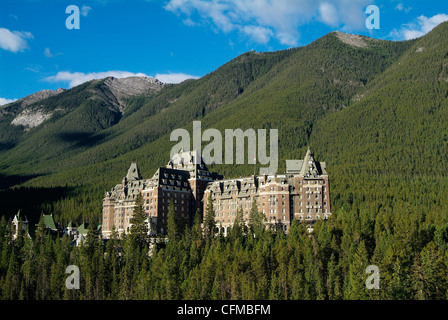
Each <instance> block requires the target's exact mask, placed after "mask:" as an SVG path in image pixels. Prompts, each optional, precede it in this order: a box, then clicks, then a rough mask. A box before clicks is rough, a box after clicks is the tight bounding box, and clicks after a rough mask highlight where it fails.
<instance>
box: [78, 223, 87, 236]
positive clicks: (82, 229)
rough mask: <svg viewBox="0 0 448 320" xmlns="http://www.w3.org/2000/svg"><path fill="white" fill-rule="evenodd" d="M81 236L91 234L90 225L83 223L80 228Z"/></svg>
mask: <svg viewBox="0 0 448 320" xmlns="http://www.w3.org/2000/svg"><path fill="white" fill-rule="evenodd" d="M78 232H79V234H88V233H89V224H88V223H83V224H82V225H80V226H79V227H78Z"/></svg>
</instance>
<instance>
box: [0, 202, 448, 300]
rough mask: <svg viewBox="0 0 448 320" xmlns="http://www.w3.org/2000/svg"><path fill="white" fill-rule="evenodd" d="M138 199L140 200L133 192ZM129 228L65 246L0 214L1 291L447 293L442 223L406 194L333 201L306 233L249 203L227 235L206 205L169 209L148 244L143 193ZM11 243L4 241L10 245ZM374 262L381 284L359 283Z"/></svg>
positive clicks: (205, 296) (86, 295)
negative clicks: (364, 205) (372, 205)
mask: <svg viewBox="0 0 448 320" xmlns="http://www.w3.org/2000/svg"><path fill="white" fill-rule="evenodd" d="M139 199H140V200H139ZM139 199H138V200H137V202H136V207H135V209H134V216H133V218H132V219H133V221H132V222H133V225H132V228H131V232H130V234H128V235H127V236H126V237H124V238H120V237H118V235H117V234H115V235H113V236H112V238H111V239H110V240H108V241H107V243H104V242H103V241H102V240H101V239H100V237H99V235H98V234H97V233H96V229H95V228H93V227H92V228H91V229H89V233H88V236H87V239H86V241H85V242H84V243H83V245H81V246H73V245H72V244H71V240H70V239H69V238H68V237H67V236H66V235H64V236H62V237H56V238H55V237H52V236H51V235H50V234H48V233H47V232H46V231H45V227H44V224H43V222H42V221H41V222H40V223H39V225H38V227H37V230H36V233H35V237H34V238H29V237H27V236H26V233H25V232H19V234H18V237H17V239H16V240H15V241H11V224H10V223H7V222H6V221H5V219H4V218H3V219H2V220H1V223H0V236H1V237H0V241H1V242H0V244H1V260H0V281H1V282H0V288H1V291H0V292H1V298H2V299H55V300H60V299H81V300H86V299H88V300H90V299H100V300H106V299H114V300H116V299H120V300H128V299H133V300H138V299H162V300H166V299H170V300H172V299H175V300H179V299H183V300H192V299H201V300H209V299H213V300H221V299H224V300H230V299H244V300H260V299H262V300H298V299H299V300H324V299H330V300H339V299H349V300H365V299H373V300H376V299H394V300H395V299H406V300H409V299H425V300H426V299H446V298H447V294H448V278H447V271H448V250H447V241H448V225H447V224H442V225H441V224H439V223H435V221H434V223H431V222H430V221H425V219H424V216H423V215H419V214H416V213H414V212H412V210H411V208H410V207H409V206H407V205H406V204H405V203H404V202H403V203H401V204H397V206H396V209H395V210H394V211H393V212H384V213H379V214H378V215H377V216H376V217H374V216H373V215H372V214H369V213H368V211H361V212H352V211H347V210H346V209H344V208H341V209H340V210H339V211H338V212H337V213H336V214H335V215H334V217H332V218H331V219H329V220H328V221H318V222H317V223H316V224H315V226H314V231H313V233H312V235H310V234H309V233H308V232H307V230H306V227H305V225H304V224H299V223H298V222H297V221H294V223H293V225H292V227H291V229H290V232H289V233H288V235H285V234H284V233H283V232H282V231H276V230H275V229H273V228H271V229H269V230H266V229H265V228H264V227H263V217H262V216H261V215H260V214H259V213H258V210H257V207H256V204H255V205H253V206H252V209H251V213H250V222H249V225H247V226H245V225H244V224H243V223H242V222H241V221H240V219H236V220H235V224H234V227H233V228H232V230H231V231H230V233H229V234H228V236H227V237H225V238H224V237H223V236H222V235H216V234H215V232H214V228H215V227H216V226H214V219H212V218H211V217H213V216H214V213H213V209H212V208H210V207H209V208H207V213H206V214H207V217H208V218H207V219H206V220H205V221H204V224H203V227H202V228H201V219H200V218H199V215H197V216H196V218H195V221H194V224H193V225H192V226H189V225H185V223H183V222H182V220H180V219H178V218H177V216H176V214H175V212H174V205H171V206H170V211H169V213H168V238H162V237H161V238H158V239H155V240H154V241H153V242H154V243H153V244H152V245H151V246H150V245H149V239H148V238H147V229H146V225H145V223H144V218H145V217H144V211H143V202H142V200H141V197H139ZM11 244H12V245H11ZM69 265H76V266H77V267H78V268H79V270H80V283H79V289H70V290H69V289H67V288H66V281H67V278H68V277H69V274H66V273H65V271H66V267H67V266H69ZM369 265H377V266H378V267H379V270H380V279H381V280H380V289H379V290H376V289H372V290H368V289H366V284H365V283H366V279H367V275H366V268H367V267H368V266H369Z"/></svg>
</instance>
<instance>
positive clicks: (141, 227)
mask: <svg viewBox="0 0 448 320" xmlns="http://www.w3.org/2000/svg"><path fill="white" fill-rule="evenodd" d="M146 219H147V214H146V212H145V210H144V204H143V196H142V193H141V192H139V194H138V196H137V199H136V200H135V206H134V212H133V215H132V218H131V221H130V223H131V229H130V236H131V239H132V241H134V242H135V243H136V244H137V245H138V246H139V247H140V248H143V247H144V246H146V245H147V244H148V224H147V222H146Z"/></svg>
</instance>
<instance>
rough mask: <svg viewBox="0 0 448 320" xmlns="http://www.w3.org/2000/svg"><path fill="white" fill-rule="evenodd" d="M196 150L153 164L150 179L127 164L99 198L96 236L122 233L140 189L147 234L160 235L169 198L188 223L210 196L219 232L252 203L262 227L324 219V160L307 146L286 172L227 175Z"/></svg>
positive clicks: (326, 214)
mask: <svg viewBox="0 0 448 320" xmlns="http://www.w3.org/2000/svg"><path fill="white" fill-rule="evenodd" d="M198 157H199V156H198V154H197V153H196V152H183V153H180V154H178V155H176V156H174V157H173V159H172V160H171V161H170V162H169V163H168V164H167V166H166V167H161V168H159V169H158V170H157V171H156V173H155V174H154V176H153V177H152V178H150V179H143V178H142V177H141V176H140V172H139V170H138V167H137V164H135V163H133V164H131V166H130V168H129V170H128V173H127V175H126V176H125V177H124V178H123V180H122V183H121V184H117V185H116V186H115V187H113V188H112V190H111V191H110V192H106V194H105V198H104V199H103V224H102V234H103V237H104V238H109V237H110V235H111V233H112V230H113V229H114V228H115V230H116V231H117V232H118V233H120V234H121V233H123V232H124V233H128V232H129V229H130V220H131V217H132V214H133V210H134V205H135V200H136V198H137V195H138V194H139V192H141V193H142V196H143V200H144V209H145V212H146V213H147V216H148V224H149V229H150V234H151V235H152V236H156V235H157V234H166V232H167V227H166V226H167V218H168V217H167V215H168V206H169V204H170V202H171V201H173V203H174V206H175V211H176V214H177V215H180V216H181V217H183V218H184V219H186V220H187V221H189V222H190V223H191V222H192V220H193V217H194V214H195V213H196V212H199V214H201V215H202V214H203V212H206V211H205V209H206V207H207V205H208V203H207V202H208V199H209V195H210V194H211V198H212V203H213V208H214V211H215V215H216V217H215V219H216V225H217V226H219V228H220V232H223V233H224V234H225V235H226V234H227V231H228V229H229V227H231V226H232V225H233V222H234V220H235V218H236V215H237V211H238V209H240V210H241V209H242V210H243V220H244V221H245V222H246V223H248V221H249V212H250V209H251V205H252V201H253V199H254V198H255V199H256V201H257V204H258V210H259V211H260V212H262V213H263V214H264V215H265V217H266V225H267V227H268V226H269V225H275V226H277V227H280V228H282V229H283V230H284V231H285V232H288V230H289V227H290V226H291V223H292V220H293V219H297V220H299V221H301V222H305V223H307V224H308V225H311V224H312V223H314V222H315V221H316V220H319V219H328V218H329V217H330V216H331V211H330V186H329V180H328V174H327V172H326V166H325V162H317V161H315V160H314V157H313V154H312V153H311V151H310V150H308V152H307V153H306V155H305V158H304V159H303V160H288V161H286V172H285V173H284V174H276V175H254V176H251V177H246V178H239V179H227V180H224V179H223V176H221V175H219V174H217V173H214V172H213V173H211V172H209V170H208V169H207V166H206V165H205V164H204V162H203V161H202V159H200V160H199V159H198Z"/></svg>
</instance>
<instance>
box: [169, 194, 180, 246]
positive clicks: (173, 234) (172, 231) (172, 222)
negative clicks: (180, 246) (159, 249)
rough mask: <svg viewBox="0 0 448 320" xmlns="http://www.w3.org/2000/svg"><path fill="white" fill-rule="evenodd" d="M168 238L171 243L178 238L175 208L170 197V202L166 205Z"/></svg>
mask: <svg viewBox="0 0 448 320" xmlns="http://www.w3.org/2000/svg"><path fill="white" fill-rule="evenodd" d="M167 228H168V240H169V242H171V243H175V242H177V240H178V239H179V224H178V219H177V214H176V210H175V208H174V202H173V199H171V201H170V204H169V206H168V221H167Z"/></svg>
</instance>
